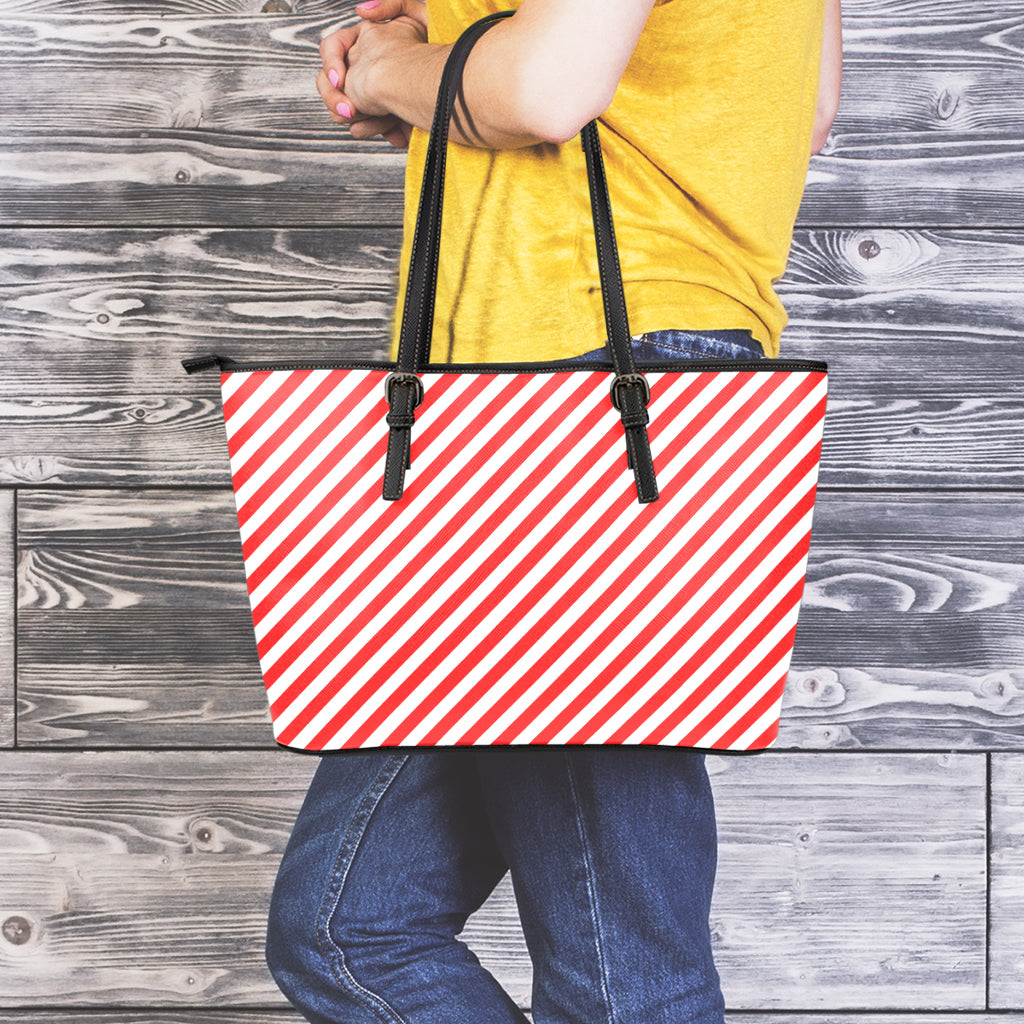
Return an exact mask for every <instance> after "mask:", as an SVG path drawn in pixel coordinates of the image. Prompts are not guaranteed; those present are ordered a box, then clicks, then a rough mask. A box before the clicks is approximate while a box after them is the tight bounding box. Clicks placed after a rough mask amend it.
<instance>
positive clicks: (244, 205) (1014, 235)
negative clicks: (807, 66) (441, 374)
mask: <svg viewBox="0 0 1024 1024" xmlns="http://www.w3.org/2000/svg"><path fill="white" fill-rule="evenodd" d="M261 3H262V0H88V2H85V0H4V2H3V4H2V5H0V124H2V125H3V126H4V127H3V135H2V138H0V147H2V149H0V330H2V332H3V340H2V346H0V438H2V441H0V538H2V539H0V851H2V854H3V856H2V858H0V1024H11V1022H14V1021H20V1022H23V1024H77V1022H80V1021H84V1020H86V1019H88V1020H90V1021H93V1022H96V1024H113V1022H118V1024H126V1022H129V1024H198V1022H200V1021H214V1020H216V1021H221V1022H222V1024H238V1022H241V1021H252V1020H261V1021H266V1022H268V1024H279V1022H284V1021H294V1020H295V1019H296V1018H295V1015H294V1014H293V1013H292V1012H291V1011H290V1010H289V1009H288V1008H287V1007H286V1005H285V1004H284V1002H283V1000H282V999H281V997H280V996H279V995H278V993H277V991H276V989H275V987H274V985H273V982H272V981H271V979H270V977H269V975H268V974H267V972H266V970H265V968H264V966H263V964H262V954H261V942H262V930H263V921H264V913H265V906H266V901H267V895H268V889H269V886H270V884H271V880H272V878H273V875H274V871H275V868H276V863H277V860H278V858H279V857H280V854H281V851H282V848H283V844H284V842H285V839H286V837H287V834H288V830H289V827H290V823H291V820H292V818H293V816H294V814H295V811H296V809H297V807H298V803H299V800H300V798H301V795H302V792H303V788H304V785H305V783H306V781H307V779H308V777H309V775H310V773H311V771H312V768H313V764H312V761H311V759H308V758H303V757H300V756H297V755H293V754H289V753H287V752H284V751H280V750H278V749H276V748H275V747H274V746H273V744H272V742H271V739H270V733H269V728H268V724H267V717H266V712H265V709H264V706H263V696H262V692H261V690H260V683H259V677H258V673H257V669H256V664H255V660H254V653H253V646H252V642H251V640H250V639H249V633H248V628H249V627H248V623H247V620H246V615H247V607H246V599H245V594H244V585H243V580H242V572H241V561H240V554H239V548H238V542H237V538H236V533H235V526H234V523H233V520H232V515H233V512H232V500H231V495H230V490H229V487H228V474H227V462H226V457H225V450H224V440H223V432H222V427H221V425H220V423H219V422H218V407H217V394H216V381H215V380H214V379H212V378H209V377H206V378H204V377H199V378H185V377H184V376H183V374H182V373H181V370H180V367H179V365H178V361H179V360H180V359H181V358H182V357H184V356H188V355H194V354H197V353H201V352H206V351H210V350H216V351H221V352H224V353H226V354H231V355H234V356H236V357H239V358H242V357H269V356H273V355H282V354H284V353H289V354H292V355H308V356H316V355H324V354H327V353H338V352H345V353H350V354H359V355H367V354H372V353H378V352H379V351H380V350H381V345H382V338H383V332H384V328H385V324H386V322H387V318H388V314H389V307H390V302H391V295H392V281H393V275H394V268H395V258H396V250H397V246H398V242H399V232H398V224H399V215H400V203H401V194H400V187H401V176H402V157H401V155H400V154H397V153H395V152H393V151H391V150H389V149H388V148H387V147H386V146H384V145H383V144H381V145H377V144H365V143H355V142H352V141H351V140H348V139H347V137H346V136H344V135H343V134H341V133H339V131H338V130H337V129H335V128H334V127H333V126H332V125H331V124H330V123H329V122H328V121H327V120H326V119H325V118H324V117H323V115H322V114H321V112H320V109H319V103H318V100H317V98H316V96H315V94H314V92H313V89H312V77H313V74H314V71H315V67H316V51H315V47H316V42H317V40H318V38H319V34H320V31H321V30H322V29H323V28H324V27H326V26H327V25H329V24H331V23H332V22H333V21H334V20H336V19H337V18H339V17H341V16H348V14H349V13H350V8H351V3H350V0H344V2H339V3H334V2H329V0H310V2H303V3H300V4H299V5H297V6H296V7H295V9H294V10H292V9H291V7H290V6H289V0H270V2H269V3H267V4H266V6H265V7H262V9H261ZM844 20H845V31H846V52H847V57H846V75H845V82H844V95H843V103H842V108H841V111H840V115H839V118H838V121H837V123H836V126H835V129H834V131H833V134H832V138H831V139H830V141H829V144H828V146H827V147H826V150H825V151H824V153H823V154H822V155H820V156H818V157H816V158H815V159H814V161H813V163H812V167H811V172H810V180H809V185H808V191H807V195H806V199H805V202H804V205H803V208H802V211H801V217H800V224H799V229H798V232H797V236H796V240H795V243H794V248H793V253H792V257H791V260H790V264H789V269H788V271H787V274H786V278H785V280H784V292H785V296H786V299H787V303H788V305H789V308H790V310H791V316H792V326H791V328H790V330H789V334H788V343H787V350H788V352H789V354H791V355H800V356H813V357H823V358H826V359H828V361H829V362H830V364H831V367H832V395H831V398H830V412H829V421H828V427H827V439H826V448H825V465H824V469H823V476H822V490H821V495H820V500H819V506H818V510H817V514H816V521H815V531H816V532H815V538H814V544H813V550H812V557H811V567H810V573H809V579H808V585H807V590H806V595H805V601H804V606H805V607H804V612H803V617H802V620H801V627H800V635H799V643H798V650H797V655H796V658H795V663H794V670H793V672H792V675H791V679H790V686H789V689H788V692H787V697H786V714H785V719H784V721H785V726H784V730H783V735H782V738H781V740H780V744H779V746H778V748H777V750H775V751H772V752H770V753H767V754H764V755H761V756H758V757H756V758H743V759H736V758H733V759H729V758H724V757H718V758H715V759H713V761H712V770H713V772H714V785H715V789H716V794H717V798H718V802H719V809H720V819H721V843H722V853H721V872H720V882H719V887H718V891H717V895H716V902H715V908H714V930H715V936H716V941H717V947H718V951H719V959H720V964H721V968H722V973H723V978H724V984H725V988H726V993H727V998H728V1002H729V1006H730V1012H731V1015H732V1016H733V1017H734V1018H735V1019H740V1018H741V1017H742V1019H743V1020H745V1021H748V1022H750V1024H781V1022H783V1021H789V1020H795V1019H800V1020H805V1021H808V1022H810V1021H817V1020H822V1019H824V1018H825V1016H826V1015H827V1018H828V1020H830V1021H837V1022H844V1021H847V1020H848V1018H851V1017H853V1016H857V1017H858V1018H859V1019H860V1020H861V1021H863V1022H864V1024H889V1022H890V1021H891V1020H893V1019H894V1017H895V1016H896V1015H899V1016H901V1017H903V1016H906V1015H907V1014H913V1016H914V1018H915V1019H927V1020H928V1021H931V1022H933V1024H951V1022H954V1021H965V1020H966V1021H971V1022H975V1021H977V1022H983V1021H988V1020H990V1019H991V1017H993V1016H994V1015H995V1014H996V1012H997V1011H999V1016H1000V1017H1001V1018H1003V1019H1007V1018H1008V1019H1009V1020H1011V1021H1013V1022H1018V1021H1020V1020H1022V1019H1024V1018H1021V1017H1020V1013H1021V1012H1022V1011H1024V952H1022V950H1024V925H1022V924H1021V922H1022V921H1024V841H1022V839H1021V836H1022V834H1024V825H1022V821H1024V588H1022V583H1024V525H1022V523H1024V516H1022V511H1024V500H1022V494H1024V399H1022V381H1024V346H1022V344H1021V339H1022V335H1024V188H1022V185H1024V89H1022V87H1021V82H1022V81H1024V79H1022V70H1024V11H1022V10H1021V9H1020V8H1019V5H1014V4H1005V3H996V2H994V0H845V18H844ZM470 933H471V940H472V941H473V942H474V943H475V945H476V946H477V947H478V948H479V949H480V950H481V955H482V957H483V959H484V960H485V961H486V962H487V963H489V964H491V965H493V966H494V968H495V970H496V971H497V972H498V974H499V975H500V976H501V978H502V979H503V980H504V981H506V982H507V984H508V985H509V987H510V988H511V990H512V991H513V992H514V993H515V996H516V998H517V999H519V1000H520V1001H521V1002H522V1004H523V1005H524V1006H528V980H529V968H528V964H527V961H526V958H525V955H524V952H523V947H522V943H521V939H520V937H519V935H518V933H517V929H516V926H515V923H514V912H513V904H512V901H511V896H510V893H509V891H508V889H507V888H504V887H503V888H501V889H500V890H499V891H498V892H497V893H496V894H495V897H494V898H493V900H492V901H491V902H490V904H489V905H488V906H487V907H485V908H484V910H483V911H482V912H481V913H480V914H479V915H477V918H476V919H474V920H473V921H472V922H471V925H470ZM1006 1011H1010V1012H1009V1013H1007V1012H1006ZM1014 1011H1015V1012H1014Z"/></svg>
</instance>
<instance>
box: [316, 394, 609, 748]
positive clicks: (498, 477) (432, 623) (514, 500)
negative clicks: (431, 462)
mask: <svg viewBox="0 0 1024 1024" xmlns="http://www.w3.org/2000/svg"><path fill="white" fill-rule="evenodd" d="M600 386H601V385H600V384H597V385H596V386H595V383H594V382H593V380H587V379H584V382H583V384H582V385H581V386H578V387H577V388H576V389H575V391H574V392H573V393H571V394H569V395H567V396H566V397H565V399H564V400H563V401H562V402H561V404H560V405H559V407H558V408H557V409H556V410H554V411H553V412H552V413H551V414H550V415H549V418H548V419H547V420H546V421H545V422H543V423H541V424H538V425H536V427H535V430H534V431H533V437H534V438H542V437H543V436H544V435H545V434H546V433H547V428H548V425H549V424H558V423H561V422H563V421H564V416H565V414H566V413H568V412H571V411H572V410H573V409H576V408H578V407H579V405H580V401H581V399H580V395H581V394H585V397H584V398H583V401H584V402H588V403H589V404H591V405H593V404H594V402H595V401H596V400H597V399H598V397H599V396H598V394H597V389H598V388H599V387H600ZM602 415H603V409H599V410H597V411H596V412H595V413H594V415H593V416H591V417H590V418H589V419H586V420H584V421H583V422H581V423H580V424H579V426H578V427H577V429H576V431H575V432H574V434H573V435H571V436H568V435H567V436H565V437H563V438H562V440H561V441H560V442H559V444H558V446H557V447H556V448H555V450H554V452H553V454H552V456H551V460H552V462H554V461H556V460H557V459H559V458H563V457H564V456H565V455H566V454H567V453H568V452H569V451H570V450H571V448H572V447H573V444H574V443H575V441H576V439H577V437H582V436H583V434H585V433H586V432H587V431H588V430H590V429H592V424H593V423H594V422H599V420H600V417H601V416H602ZM527 422H530V419H529V418H524V419H523V423H524V424H525V423H527ZM516 426H518V424H510V425H509V431H508V432H509V436H510V437H512V436H514V431H515V428H516ZM615 443H616V431H615V425H614V421H612V422H610V423H609V427H608V429H607V431H606V432H605V434H604V436H603V437H602V439H601V441H600V442H599V444H600V445H602V446H603V447H604V449H605V450H607V448H608V447H609V446H611V445H613V444H615ZM523 447H525V445H524V446H523ZM486 455H487V453H484V457H485V458H486ZM522 461H523V448H522V447H521V448H520V449H519V450H518V451H517V452H515V453H514V454H513V455H512V457H511V458H510V459H508V460H507V461H506V462H505V463H504V464H503V465H500V466H496V467H495V468H494V469H493V470H492V471H491V475H490V477H489V478H488V480H487V481H486V482H485V483H484V485H482V486H481V487H480V488H478V490H477V491H476V492H475V493H474V495H473V504H472V506H469V507H468V508H467V511H474V510H475V508H476V507H477V506H479V507H484V506H485V505H486V502H487V500H488V499H489V497H490V493H491V492H492V491H493V484H494V482H499V483H500V482H501V481H503V480H504V479H505V477H506V476H507V474H508V473H509V472H511V471H513V470H514V469H516V468H517V466H518V465H519V463H520V462H522ZM479 468H480V467H471V470H470V471H467V473H466V476H467V478H470V477H471V475H472V473H473V472H475V471H477V470H478V469H479ZM561 486H562V487H563V488H565V489H568V488H569V487H571V482H570V481H567V480H563V481H562V482H561ZM535 492H536V482H535V481H534V480H532V479H530V478H527V479H526V480H524V481H523V482H522V483H520V485H519V486H518V487H517V488H516V490H515V491H514V492H513V493H512V494H510V495H509V496H508V497H507V498H506V499H505V500H504V501H503V502H502V504H501V505H500V506H498V507H497V508H495V509H494V510H493V511H492V512H490V513H489V514H488V516H487V518H486V519H485V520H484V521H483V522H482V523H481V524H480V526H479V527H477V529H476V530H475V531H474V533H473V534H472V535H471V536H470V537H468V538H467V539H466V540H465V541H464V542H463V543H462V545H461V546H460V547H459V549H458V550H457V551H456V552H454V553H453V555H452V556H451V557H450V558H449V559H448V560H447V561H446V562H445V563H444V564H443V565H442V566H440V567H439V568H438V570H437V571H436V572H435V573H434V574H433V575H432V576H431V577H430V578H429V579H428V580H426V581H425V582H424V583H423V584H422V585H421V586H420V588H419V590H418V591H417V592H416V593H415V594H413V595H412V596H411V597H410V598H409V599H408V601H407V603H406V604H405V606H404V607H403V608H401V609H398V610H396V611H395V612H394V613H393V614H392V616H391V621H402V619H403V617H404V616H406V615H407V614H408V613H409V612H410V611H411V610H412V609H415V608H417V607H419V605H420V604H421V603H423V602H425V601H428V600H429V598H430V595H431V593H432V591H433V590H434V589H435V588H436V586H437V585H438V584H439V583H440V582H443V581H445V580H447V579H448V577H449V576H450V575H451V573H452V571H454V570H456V569H457V568H458V567H459V566H460V565H461V564H462V562H463V561H464V557H465V555H466V554H467V553H469V552H472V551H474V550H475V549H476V548H477V547H478V546H479V544H480V543H481V542H483V541H485V540H486V538H487V537H489V536H490V534H491V533H493V531H494V529H495V528H496V527H498V526H499V525H500V524H501V523H502V522H503V521H504V520H505V518H506V517H507V515H508V514H510V513H511V512H512V511H514V510H515V509H516V508H517V507H518V506H519V505H520V504H521V503H522V501H523V500H524V499H527V498H529V497H530V495H531V494H533V493H535ZM545 512H546V510H545V509H538V510H535V511H534V513H533V515H534V516H537V515H543V514H545ZM463 518H465V517H463ZM525 529H526V526H525V524H524V525H522V526H521V527H519V528H518V530H519V531H523V530H525ZM420 567H421V560H420V559H417V561H416V562H414V563H413V564H412V565H411V566H410V567H409V571H408V575H410V576H415V575H416V573H417V571H418V570H419V568H420ZM477 585H478V581H477V580H475V579H471V580H469V581H468V582H466V583H464V584H463V585H462V586H461V587H459V588H458V590H456V591H455V592H454V593H453V594H452V595H451V596H449V598H448V599H447V600H446V601H445V603H444V604H443V605H442V606H441V607H440V608H438V609H437V610H436V611H435V612H434V613H433V615H432V616H431V617H430V619H428V620H427V622H426V623H425V624H424V625H422V626H421V627H420V629H419V630H418V631H417V633H416V635H415V636H414V637H413V638H411V639H410V640H409V641H408V644H407V648H408V649H410V650H417V649H419V648H420V647H421V646H422V645H423V643H424V641H426V640H428V638H430V637H431V636H432V634H434V633H435V632H438V631H441V630H442V629H445V628H447V632H448V633H450V631H451V627H450V622H451V621H452V616H453V614H454V613H456V612H459V611H460V610H462V609H461V606H462V605H463V604H464V603H465V600H466V598H467V597H468V596H470V595H472V594H473V593H474V591H475V589H476V586H477ZM456 621H458V624H459V632H458V635H459V636H460V637H461V636H462V635H464V634H465V633H466V632H469V631H471V628H472V627H471V624H470V623H468V622H466V620H465V618H464V617H463V618H461V619H458V620H456ZM388 630H389V625H387V624H385V626H384V627H383V629H382V630H381V633H380V634H379V635H378V637H379V639H378V638H374V639H371V640H370V642H369V643H368V644H367V646H366V648H364V649H363V651H361V652H360V654H359V655H358V656H357V657H359V658H360V663H361V662H362V660H365V657H364V653H365V652H366V651H367V650H369V651H370V652H372V651H374V650H376V649H377V647H378V646H379V644H380V642H383V639H384V637H385V636H386V634H387V632H388ZM446 639H447V637H446ZM442 642H443V641H442ZM456 642H457V640H456ZM404 660H405V658H404V655H403V653H402V652H397V653H396V655H395V656H394V657H393V658H392V659H391V660H390V661H389V663H388V664H387V665H385V666H384V667H383V668H382V669H381V670H380V671H379V672H378V673H377V674H376V675H375V676H374V677H373V678H372V679H371V680H369V681H368V682H367V683H366V684H365V685H364V687H363V689H362V690H361V691H360V694H358V695H357V696H356V698H354V699H353V701H351V702H349V704H348V705H346V707H345V708H343V709H341V711H339V712H338V713H337V714H336V715H335V716H334V718H333V719H332V722H331V723H330V724H329V725H328V726H326V727H325V728H324V730H323V732H325V733H326V732H328V731H329V732H332V733H333V732H335V731H337V729H338V727H339V726H338V723H339V722H340V721H342V720H343V719H344V718H345V717H347V715H348V714H349V713H350V709H354V708H357V707H358V706H359V704H361V703H362V696H361V695H362V693H364V692H366V691H372V690H373V689H375V688H376V686H377V685H379V683H380V682H383V681H385V680H386V679H387V678H388V677H389V676H390V675H391V674H392V672H395V671H398V674H400V675H401V674H402V672H401V668H402V665H401V663H402V662H403V661H404ZM353 665H355V662H354V661H353V662H350V663H349V666H346V671H347V670H349V668H350V667H351V666H353ZM355 667H356V668H358V667H359V666H358V665H355ZM406 676H407V678H406V679H405V681H404V683H403V685H402V687H400V688H399V690H398V691H397V692H396V693H394V694H392V695H391V697H390V699H389V701H388V702H387V703H386V704H384V705H383V706H382V707H380V708H378V709H377V710H376V713H375V715H374V716H373V718H371V719H370V721H368V722H366V723H365V724H364V726H363V727H362V729H361V731H360V733H359V734H358V736H359V737H362V736H364V735H368V734H369V732H372V731H373V730H374V729H376V728H377V727H378V726H379V724H380V722H382V721H383V720H384V719H385V718H386V717H387V715H389V714H390V713H391V712H392V710H393V709H394V708H395V707H397V706H398V704H400V703H401V701H402V700H404V699H405V697H406V696H407V695H408V693H409V692H411V691H412V689H414V688H415V686H416V685H417V684H418V680H419V677H418V675H412V676H410V675H408V673H407V674H406Z"/></svg>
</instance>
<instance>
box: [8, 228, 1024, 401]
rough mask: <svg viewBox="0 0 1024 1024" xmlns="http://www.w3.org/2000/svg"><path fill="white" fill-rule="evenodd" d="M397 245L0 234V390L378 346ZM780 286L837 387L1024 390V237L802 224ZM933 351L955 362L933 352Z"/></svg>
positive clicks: (119, 391)
mask: <svg viewBox="0 0 1024 1024" xmlns="http://www.w3.org/2000/svg"><path fill="white" fill-rule="evenodd" d="M400 238H401V235H400V232H399V231H398V230H395V229H381V228H376V227H371V228H364V229H358V228H342V229H330V228H312V229H289V230H270V229H235V230H232V229H196V230H189V229H179V228H169V229H142V228H131V229H110V230H96V229H91V230H85V229H45V228H44V229H23V230H6V231H2V232H0V250H2V251H3V252H4V260H3V265H2V266H0V300H2V303H0V329H2V330H3V331H4V332H5V333H6V334H7V335H8V336H9V341H8V344H7V345H6V346H5V348H4V351H3V352H2V353H0V370H2V377H0V379H2V381H3V388H4V392H5V394H6V395H9V396H17V395H26V394H39V393H42V390H41V389H42V385H43V383H44V382H45V385H46V388H47V389H48V390H47V391H46V392H45V393H46V394H48V395H61V396H63V395H71V396H78V395H80V394H81V392H82V388H83V386H84V385H87V387H88V391H89V393H90V394H93V395H99V396H104V397H115V396H116V397H123V396H124V394H125V392H126V391H127V390H128V389H132V390H134V391H135V392H136V393H139V394H144V395H145V394H161V395H162V394H166V393H168V392H170V393H172V394H173V393H177V392H175V390H174V386H175V385H176V386H177V387H178V388H179V389H180V387H181V385H182V381H183V376H182V373H181V368H180V365H179V363H178V360H180V359H181V358H182V357H184V356H188V355H194V354H196V352H197V351H204V350H205V349H204V348H203V346H210V347H216V348H217V349H218V350H223V352H224V354H226V355H231V356H234V357H236V358H246V359H268V358H273V357H274V356H275V355H276V356H277V357H279V358H280V357H281V356H282V355H284V354H287V355H289V356H292V355H294V356H296V357H301V358H306V357H310V358H324V357H325V356H327V355H329V354H330V353H331V352H334V353H336V354H339V355H343V356H345V357H363V356H367V357H370V356H374V355H377V354H381V353H382V352H383V350H384V348H385V347H386V342H387V335H388V330H389V324H390V318H391V315H392V310H393V306H394V279H395V277H396V274H397V261H398V246H399V243H400ZM779 290H780V292H781V293H782V295H783V296H784V298H785V301H786V303H787V305H788V307H789V312H790V318H791V324H790V327H789V328H788V331H787V342H786V349H787V351H789V352H796V349H795V348H794V345H802V346H803V348H804V349H806V350H807V352H808V353H810V354H816V355H818V356H819V357H820V356H821V355H825V356H826V357H827V358H829V359H830V361H832V362H833V363H834V365H835V369H836V376H837V381H836V386H837V387H840V389H841V388H842V385H843V384H844V383H845V382H846V381H849V382H850V384H851V385H855V386H856V387H857V389H858V390H859V391H860V390H863V389H864V388H865V386H869V385H870V384H871V382H872V381H874V382H875V384H874V386H875V387H876V388H877V387H881V388H882V389H883V391H882V396H883V397H887V396H890V393H891V396H892V397H895V395H896V394H897V393H899V394H904V395H906V396H907V397H908V398H910V399H922V398H938V397H950V396H959V395H960V394H961V393H964V394H966V396H967V397H975V396H979V395H983V396H985V397H990V398H991V397H997V396H1006V395H1007V394H1014V395H1016V394H1019V393H1020V387H1021V386H1020V384H1019V381H1020V379H1022V378H1024V356H1022V355H1021V346H1020V344H1019V341H1020V338H1021V336H1022V335H1024V232H1020V231H1000V232H992V231H975V230H965V231H935V230H913V231H910V230H907V231H904V230H892V229H871V230H866V229H839V230H820V231H809V230H800V231H797V232H796V235H795V237H794V242H793V248H792V251H791V253H790V258H789V263H788V266H787V270H786V274H785V276H784V277H783V278H782V281H781V282H780V285H779ZM666 326H672V325H666ZM944 348H949V349H950V350H955V351H956V353H957V355H956V356H955V357H953V356H949V357H947V358H945V359H943V358H939V356H941V355H942V354H944V353H943V349H944ZM282 349H286V353H285V352H283V351H282ZM801 354H802V350H801ZM954 367H955V372H956V378H955V379H956V382H957V387H956V388H954V387H953V383H952V381H951V379H950V372H951V371H952V370H953V369H954ZM41 378H42V379H41ZM204 380H207V381H208V380H209V378H197V379H196V380H195V381H194V382H193V384H192V386H193V388H199V387H201V385H202V382H203V381H204ZM961 388H962V389H965V390H964V391H963V392H961ZM214 392H215V388H214V387H213V386H210V387H209V388H207V389H205V390H201V392H200V393H202V394H204V395H206V394H207V393H209V394H214ZM129 393H130V392H129ZM192 393H194V392H192ZM839 395H840V397H847V396H843V395H842V391H841V390H840V393H839Z"/></svg>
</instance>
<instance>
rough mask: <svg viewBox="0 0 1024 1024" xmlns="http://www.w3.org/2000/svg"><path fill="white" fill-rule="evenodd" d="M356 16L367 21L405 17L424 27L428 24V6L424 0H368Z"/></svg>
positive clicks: (360, 7) (359, 8) (359, 6)
mask: <svg viewBox="0 0 1024 1024" xmlns="http://www.w3.org/2000/svg"><path fill="white" fill-rule="evenodd" d="M356 14H358V15H359V17H360V18H365V19H366V20H367V21H391V20H392V19H393V18H400V17H402V16H403V15H404V16H405V17H406V18H412V19H413V20H414V21H418V22H419V23H420V24H421V25H423V26H424V27H426V24H427V5H426V4H425V3H424V2H423V0H366V2H365V3H361V4H359V5H358V6H357V7H356Z"/></svg>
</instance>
